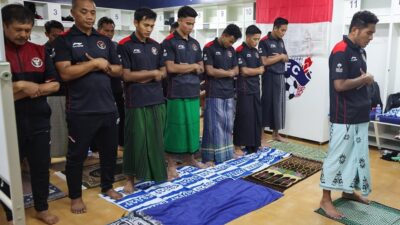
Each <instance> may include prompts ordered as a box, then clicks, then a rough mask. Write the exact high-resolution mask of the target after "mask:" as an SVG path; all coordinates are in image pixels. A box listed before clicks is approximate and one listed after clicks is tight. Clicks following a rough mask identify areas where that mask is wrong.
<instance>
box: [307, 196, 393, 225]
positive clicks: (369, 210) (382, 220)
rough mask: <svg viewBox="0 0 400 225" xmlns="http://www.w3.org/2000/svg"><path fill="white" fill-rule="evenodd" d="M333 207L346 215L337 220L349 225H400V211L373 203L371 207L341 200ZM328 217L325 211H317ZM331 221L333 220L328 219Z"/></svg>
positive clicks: (336, 201) (334, 203)
mask: <svg viewBox="0 0 400 225" xmlns="http://www.w3.org/2000/svg"><path fill="white" fill-rule="evenodd" d="M333 205H335V207H336V208H337V209H338V210H339V212H342V213H343V214H344V216H345V217H344V218H342V219H340V220H336V221H337V222H340V223H342V224H348V225H399V224H400V210H398V209H395V208H392V207H389V206H386V205H383V204H380V203H378V202H374V201H372V202H371V203H370V204H369V205H366V204H362V203H360V202H356V201H351V200H348V199H344V198H339V199H337V200H335V201H334V202H333ZM315 212H316V213H319V214H321V215H323V216H326V217H328V216H327V215H326V214H325V212H324V210H323V209H321V208H319V209H317V210H315ZM328 218H329V219H332V218H330V217H328Z"/></svg>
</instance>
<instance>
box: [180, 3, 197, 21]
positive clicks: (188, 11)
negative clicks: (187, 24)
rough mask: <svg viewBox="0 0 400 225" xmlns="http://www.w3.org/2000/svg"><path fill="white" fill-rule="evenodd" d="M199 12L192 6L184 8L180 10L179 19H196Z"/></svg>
mask: <svg viewBox="0 0 400 225" xmlns="http://www.w3.org/2000/svg"><path fill="white" fill-rule="evenodd" d="M197 15H198V14H197V12H196V10H194V9H193V8H192V7H190V6H187V5H185V6H182V7H181V8H180V9H179V10H178V18H186V17H193V18H196V17H197Z"/></svg>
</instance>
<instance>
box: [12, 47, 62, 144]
mask: <svg viewBox="0 0 400 225" xmlns="http://www.w3.org/2000/svg"><path fill="white" fill-rule="evenodd" d="M5 53H6V59H7V61H8V62H10V67H11V73H12V74H13V76H12V81H13V82H17V81H29V82H33V83H37V84H43V83H48V82H52V81H55V80H56V77H55V76H56V70H55V68H54V64H53V62H52V61H51V58H50V56H49V55H48V54H47V52H46V51H45V48H44V47H43V46H40V45H36V44H33V43H31V42H26V43H25V44H24V45H20V46H17V45H14V44H12V43H11V42H8V41H6V43H5ZM14 105H15V115H16V122H17V129H18V133H19V134H21V135H27V136H29V135H33V134H35V133H37V132H42V131H47V130H49V129H50V115H51V110H50V107H49V105H48V104H47V100H46V96H40V97H37V98H30V97H25V98H22V99H19V100H17V101H15V102H14Z"/></svg>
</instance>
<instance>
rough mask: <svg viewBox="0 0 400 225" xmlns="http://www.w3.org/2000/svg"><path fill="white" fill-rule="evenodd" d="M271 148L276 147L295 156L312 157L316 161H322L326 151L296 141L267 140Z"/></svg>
mask: <svg viewBox="0 0 400 225" xmlns="http://www.w3.org/2000/svg"><path fill="white" fill-rule="evenodd" d="M269 144H271V147H272V148H276V149H279V150H282V151H285V152H289V153H292V154H293V155H295V156H299V157H301V158H306V159H312V160H316V161H320V162H323V161H324V159H325V157H326V155H327V153H326V150H324V149H321V148H312V147H308V146H305V145H301V144H296V143H290V142H289V143H283V142H279V141H272V142H269Z"/></svg>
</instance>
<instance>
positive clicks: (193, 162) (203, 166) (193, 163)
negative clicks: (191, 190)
mask: <svg viewBox="0 0 400 225" xmlns="http://www.w3.org/2000/svg"><path fill="white" fill-rule="evenodd" d="M189 165H190V166H194V167H196V168H199V169H206V168H208V166H207V164H204V163H202V162H198V161H197V160H195V159H192V160H190V162H189Z"/></svg>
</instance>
